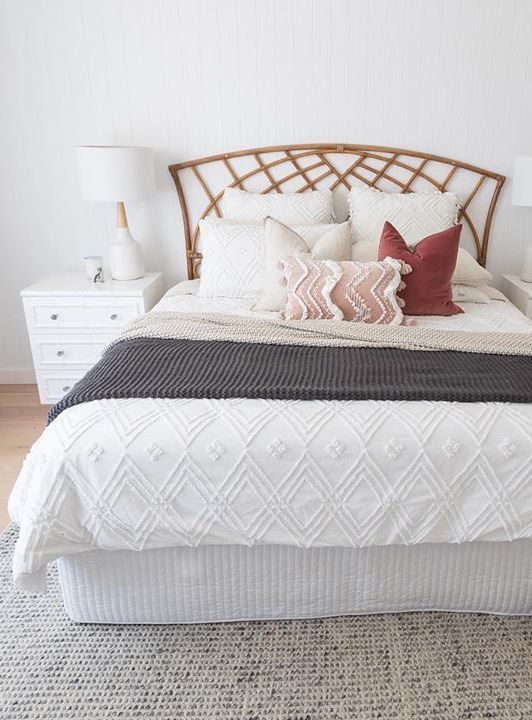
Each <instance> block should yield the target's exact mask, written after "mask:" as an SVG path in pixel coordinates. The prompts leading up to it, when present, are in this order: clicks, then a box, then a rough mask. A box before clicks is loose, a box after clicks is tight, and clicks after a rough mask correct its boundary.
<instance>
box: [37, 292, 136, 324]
mask: <svg viewBox="0 0 532 720" xmlns="http://www.w3.org/2000/svg"><path fill="white" fill-rule="evenodd" d="M24 310H25V313H26V321H27V324H28V330H29V332H30V333H31V332H32V331H38V330H76V329H82V328H106V329H107V328H108V329H111V328H116V329H120V328H122V327H124V326H125V325H127V324H128V323H129V322H131V321H132V320H135V319H136V318H138V317H140V315H142V313H143V308H142V306H141V304H140V303H139V302H138V301H137V300H131V299H129V298H116V299H114V300H113V301H109V299H108V298H105V299H104V298H96V299H93V300H91V303H90V304H87V303H85V302H84V301H83V299H80V298H72V299H68V298H46V299H45V298H38V299H37V298H26V299H25V300H24Z"/></svg>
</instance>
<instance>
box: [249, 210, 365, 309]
mask: <svg viewBox="0 0 532 720" xmlns="http://www.w3.org/2000/svg"><path fill="white" fill-rule="evenodd" d="M300 229H301V228H299V230H300ZM264 239H265V248H266V275H265V280H264V290H263V292H262V294H261V296H260V298H259V301H258V303H257V304H256V306H255V309H256V310H282V309H283V308H284V306H285V305H286V295H287V291H286V286H284V285H282V284H281V280H282V277H283V271H282V267H281V264H280V260H281V259H282V258H284V257H289V256H299V255H306V256H308V257H310V258H312V259H313V260H338V261H341V260H349V258H350V253H351V230H350V228H349V223H348V222H345V223H342V224H341V225H332V226H329V227H328V228H327V231H326V232H324V233H323V232H322V234H321V237H320V238H319V240H317V241H316V240H315V239H314V238H313V241H312V242H311V241H309V240H307V239H306V238H304V237H302V236H301V234H300V233H299V232H298V229H296V230H295V231H294V230H292V229H290V228H288V227H286V225H283V224H282V223H280V222H277V220H273V219H272V218H267V219H266V221H265V223H264Z"/></svg>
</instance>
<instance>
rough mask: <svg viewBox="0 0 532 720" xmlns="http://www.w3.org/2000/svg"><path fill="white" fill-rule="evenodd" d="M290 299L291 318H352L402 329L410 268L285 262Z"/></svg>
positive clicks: (383, 264) (397, 264) (300, 260)
mask: <svg viewBox="0 0 532 720" xmlns="http://www.w3.org/2000/svg"><path fill="white" fill-rule="evenodd" d="M281 264H282V268H283V281H284V282H285V283H286V285H287V290H288V296H287V301H286V307H285V311H284V317H285V318H286V319H287V320H311V319H315V320H318V319H319V320H348V321H350V322H365V323H380V324H383V325H400V324H401V323H402V321H403V312H402V310H401V301H399V300H398V299H397V295H396V292H397V290H398V289H401V288H402V287H403V285H404V284H403V283H402V281H401V274H404V273H406V272H409V270H410V269H409V268H408V266H406V265H405V264H403V263H401V262H399V261H397V260H393V259H392V258H386V259H385V260H382V261H380V262H368V263H362V262H355V261H346V262H337V261H334V260H309V259H308V258H306V257H304V256H300V257H288V258H284V259H283V260H281Z"/></svg>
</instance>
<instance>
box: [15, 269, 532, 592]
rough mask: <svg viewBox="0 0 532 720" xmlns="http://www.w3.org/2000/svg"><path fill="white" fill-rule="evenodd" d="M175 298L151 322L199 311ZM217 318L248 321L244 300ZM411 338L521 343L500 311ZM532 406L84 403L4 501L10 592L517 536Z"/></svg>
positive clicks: (530, 466)
mask: <svg viewBox="0 0 532 720" xmlns="http://www.w3.org/2000/svg"><path fill="white" fill-rule="evenodd" d="M190 286H191V284H190V283H183V285H182V288H181V291H180V289H179V286H178V288H177V294H175V295H174V294H173V293H169V294H168V295H167V296H166V297H165V298H163V300H162V301H161V302H160V303H159V305H158V306H157V308H156V310H159V311H160V310H169V311H173V312H175V311H182V312H194V311H196V312H197V311H205V312H210V311H212V310H213V308H214V306H213V301H212V300H211V301H208V300H206V299H205V298H197V297H196V296H195V295H194V294H192V295H185V294H183V293H188V292H193V293H194V292H195V291H196V286H195V285H194V284H192V288H193V289H192V290H190ZM214 302H215V303H216V309H217V311H218V312H222V311H223V312H230V313H235V314H249V308H248V304H246V303H247V301H240V302H238V301H226V303H225V304H224V305H223V306H221V305H220V303H219V302H218V300H215V301H214ZM463 307H464V314H463V315H458V316H455V317H454V318H423V319H422V321H420V323H419V324H420V325H423V326H428V327H440V328H442V329H460V330H471V331H479V332H482V331H484V330H486V331H489V330H491V331H494V330H499V331H507V332H526V331H530V330H531V329H532V323H531V322H530V321H529V320H527V319H526V318H525V317H524V316H523V315H522V314H521V313H520V312H519V311H518V310H517V309H516V308H515V307H513V306H512V305H510V304H509V303H506V302H492V303H490V304H489V305H476V306H475V305H473V304H470V303H467V304H466V305H464V306H463ZM531 460H532V405H526V404H511V403H508V404H504V403H446V402H426V401H416V402H392V401H370V400H364V401H319V400H313V401H299V400H293V401H283V400H251V399H247V400H201V399H200V400H198V399H196V400H151V399H134V400H98V401H94V402H90V403H85V404H82V405H78V406H76V407H73V408H70V409H68V410H65V411H64V412H63V413H62V414H61V416H60V417H59V418H57V420H55V421H54V422H53V423H52V424H51V425H50V426H49V427H48V428H47V429H46V431H45V432H44V433H43V435H42V437H41V438H40V439H39V441H38V442H37V443H36V444H35V446H34V447H33V449H32V450H31V452H30V454H29V455H28V457H27V459H26V462H25V464H24V467H23V469H22V472H21V474H20V477H19V479H18V481H17V484H16V486H15V489H14V491H13V493H12V496H11V498H10V504H9V509H10V514H11V516H12V518H13V519H14V520H16V522H18V523H19V525H20V536H19V540H18V543H17V547H16V551H15V556H14V561H13V568H14V577H15V582H16V584H17V585H18V586H19V587H20V588H22V589H26V590H30V591H40V590H43V589H44V587H45V573H46V565H47V563H48V562H50V561H51V560H53V559H55V558H57V557H59V556H61V555H67V554H70V553H77V552H82V551H85V550H91V549H94V548H102V549H107V550H115V549H124V548H130V549H135V550H142V549H143V548H160V547H168V546H176V545H198V544H215V543H237V544H246V545H253V544H261V543H262V544H272V543H273V544H276V543H277V544H288V545H296V546H300V547H311V546H334V545H339V546H360V547H362V546H369V545H387V544H412V543H425V542H435V543H437V542H467V541H473V540H485V541H499V540H501V541H505V540H513V539H517V538H531V537H532V462H531Z"/></svg>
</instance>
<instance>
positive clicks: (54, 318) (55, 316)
mask: <svg viewBox="0 0 532 720" xmlns="http://www.w3.org/2000/svg"><path fill="white" fill-rule="evenodd" d="M58 318H59V315H58V314H57V313H52V314H51V315H50V320H57V319H58Z"/></svg>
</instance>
